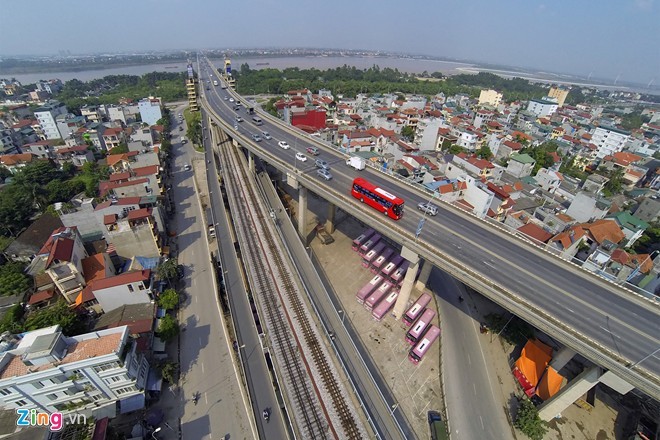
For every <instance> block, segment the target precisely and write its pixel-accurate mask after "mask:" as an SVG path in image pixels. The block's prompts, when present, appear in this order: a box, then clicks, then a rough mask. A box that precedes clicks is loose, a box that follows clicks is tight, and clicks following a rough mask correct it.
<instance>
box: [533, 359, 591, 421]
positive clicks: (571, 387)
mask: <svg viewBox="0 0 660 440" xmlns="http://www.w3.org/2000/svg"><path fill="white" fill-rule="evenodd" d="M600 375H601V369H600V367H598V366H593V367H591V368H589V369H587V370H585V371H583V372H582V374H580V375H579V376H578V377H576V378H575V379H573V380H572V381H571V382H570V383H569V384H568V385H566V386H565V387H564V388H562V390H561V391H559V392H558V393H557V394H555V395H554V396H552V398H550V400H547V401H545V402H543V404H541V406H539V417H540V418H541V420H545V421H546V422H547V421H550V420H552V419H554V418H555V417H557V415H559V414H561V412H562V411H563V410H565V409H566V408H568V407H569V406H570V405H571V404H573V402H575V401H576V400H577V399H579V398H580V397H582V396H583V395H584V393H586V392H587V391H589V390H590V389H591V388H593V387H594V386H595V385H596V384H597V383H598V379H599V378H600Z"/></svg>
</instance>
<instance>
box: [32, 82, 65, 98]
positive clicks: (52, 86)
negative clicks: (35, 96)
mask: <svg viewBox="0 0 660 440" xmlns="http://www.w3.org/2000/svg"><path fill="white" fill-rule="evenodd" d="M35 85H36V86H37V90H38V91H40V92H46V93H48V94H50V95H53V94H55V93H57V92H59V91H60V90H62V87H63V84H62V81H61V80H59V79H49V80H47V81H37V82H36V83H35Z"/></svg>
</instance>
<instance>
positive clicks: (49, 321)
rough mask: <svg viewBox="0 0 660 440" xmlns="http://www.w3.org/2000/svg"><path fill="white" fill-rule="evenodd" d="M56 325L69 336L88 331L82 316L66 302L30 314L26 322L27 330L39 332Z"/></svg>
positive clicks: (62, 301)
mask: <svg viewBox="0 0 660 440" xmlns="http://www.w3.org/2000/svg"><path fill="white" fill-rule="evenodd" d="M55 324H59V325H60V326H61V327H62V332H63V333H64V334H65V335H67V336H75V335H79V334H80V333H84V332H85V331H86V330H87V329H86V325H85V324H84V323H83V321H81V319H80V316H78V314H77V313H76V312H75V311H73V309H71V308H69V305H68V304H67V303H66V301H64V300H61V301H58V302H57V304H54V305H52V306H50V307H47V308H44V309H40V310H37V311H36V312H34V313H32V314H30V315H29V316H28V317H27V319H26V320H25V330H37V329H40V328H44V327H49V326H51V325H55Z"/></svg>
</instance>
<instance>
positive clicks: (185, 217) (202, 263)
mask: <svg viewBox="0 0 660 440" xmlns="http://www.w3.org/2000/svg"><path fill="white" fill-rule="evenodd" d="M176 113H177V115H178V112H176ZM177 121H178V117H177ZM173 128H174V129H175V133H176V134H179V136H177V137H175V138H174V143H173V152H174V168H173V173H172V190H171V191H172V194H171V195H172V199H173V201H174V204H175V207H176V214H175V219H174V223H173V224H174V230H175V231H176V232H177V239H176V240H177V246H178V249H179V253H178V261H179V264H182V265H183V266H184V267H185V269H184V274H185V277H184V285H185V287H184V289H183V292H184V294H185V296H186V298H185V300H184V303H183V305H182V308H181V311H180V320H181V324H182V328H184V329H185V330H184V331H182V333H181V339H180V361H181V372H182V379H183V380H182V392H181V393H180V395H181V396H182V398H183V399H184V400H183V404H184V411H183V417H182V420H181V427H182V434H183V438H197V439H202V438H205V439H211V438H216V439H217V438H221V437H222V436H225V435H229V436H230V437H229V438H235V439H249V438H252V437H253V435H252V431H251V429H250V424H249V422H248V418H247V417H248V413H247V410H246V407H245V404H244V402H243V399H242V397H241V390H240V385H239V380H238V377H237V375H236V371H235V369H234V367H233V362H232V356H231V352H230V351H231V348H230V345H229V344H228V341H227V338H226V334H225V332H224V328H223V325H222V321H221V319H220V307H219V305H218V302H217V300H216V289H215V286H214V280H213V277H212V272H211V271H212V270H213V269H212V267H211V263H210V260H209V249H208V242H207V238H206V232H205V225H204V222H203V221H200V219H202V214H201V212H200V207H199V203H198V201H197V195H196V194H195V190H194V186H193V180H192V179H193V174H192V173H193V172H192V170H191V171H184V170H183V167H184V164H191V163H192V161H191V159H192V157H193V156H194V155H195V153H194V152H193V151H192V147H191V146H190V144H186V145H183V146H182V145H181V143H180V141H178V140H180V137H181V134H183V133H180V132H179V131H178V122H177V125H175V126H174V127H173ZM194 393H199V395H200V398H199V401H198V402H197V404H196V405H195V404H194V403H193V401H192V397H193V395H194Z"/></svg>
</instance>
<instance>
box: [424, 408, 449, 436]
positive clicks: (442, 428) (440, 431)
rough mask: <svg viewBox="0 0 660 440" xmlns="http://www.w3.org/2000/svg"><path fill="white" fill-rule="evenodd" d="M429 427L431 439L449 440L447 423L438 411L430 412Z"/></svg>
mask: <svg viewBox="0 0 660 440" xmlns="http://www.w3.org/2000/svg"><path fill="white" fill-rule="evenodd" d="M428 420H429V429H430V430H431V440H449V433H448V432H447V425H446V424H445V421H444V420H442V416H441V415H440V413H439V412H437V411H429V412H428Z"/></svg>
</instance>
